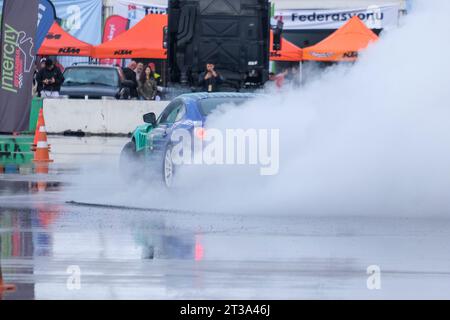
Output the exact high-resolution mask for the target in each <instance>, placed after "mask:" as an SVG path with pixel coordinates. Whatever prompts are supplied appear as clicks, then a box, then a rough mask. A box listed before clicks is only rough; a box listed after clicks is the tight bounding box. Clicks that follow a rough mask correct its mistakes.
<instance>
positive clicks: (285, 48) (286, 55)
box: [270, 31, 303, 61]
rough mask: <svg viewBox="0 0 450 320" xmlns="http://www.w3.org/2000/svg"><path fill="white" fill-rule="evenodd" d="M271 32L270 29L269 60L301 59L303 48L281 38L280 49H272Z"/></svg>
mask: <svg viewBox="0 0 450 320" xmlns="http://www.w3.org/2000/svg"><path fill="white" fill-rule="evenodd" d="M272 49H273V32H272V31H270V60H272V61H302V58H303V50H302V49H301V48H299V47H297V46H296V45H295V44H293V43H292V42H289V41H287V40H286V39H284V38H283V40H282V48H281V50H280V51H273V50H272Z"/></svg>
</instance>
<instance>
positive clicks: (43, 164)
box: [34, 126, 53, 173]
mask: <svg viewBox="0 0 450 320" xmlns="http://www.w3.org/2000/svg"><path fill="white" fill-rule="evenodd" d="M37 136H38V139H37V143H36V152H35V154H34V163H36V173H48V164H49V163H50V162H53V160H50V152H49V145H48V142H47V132H46V131H45V126H40V127H39V129H38V133H37Z"/></svg>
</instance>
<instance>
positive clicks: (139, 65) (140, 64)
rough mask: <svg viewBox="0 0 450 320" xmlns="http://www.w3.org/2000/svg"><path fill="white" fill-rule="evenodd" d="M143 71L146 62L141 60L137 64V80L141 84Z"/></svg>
mask: <svg viewBox="0 0 450 320" xmlns="http://www.w3.org/2000/svg"><path fill="white" fill-rule="evenodd" d="M143 72H144V64H143V63H142V62H139V63H138V64H137V65H136V81H137V82H138V84H139V81H140V80H141V76H142V73H143Z"/></svg>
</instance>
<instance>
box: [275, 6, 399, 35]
mask: <svg viewBox="0 0 450 320" xmlns="http://www.w3.org/2000/svg"><path fill="white" fill-rule="evenodd" d="M399 11H400V5H398V4H392V5H383V6H376V5H373V6H369V7H367V8H358V9H344V10H340V9H333V10H275V18H276V19H282V21H283V22H284V29H286V30H301V29H339V28H340V27H341V26H342V25H344V24H345V23H346V22H347V21H348V20H350V19H351V18H352V17H354V16H358V17H359V18H360V19H361V20H362V21H363V22H364V23H365V24H366V25H367V27H368V28H371V29H389V28H392V27H396V26H397V25H398V20H399Z"/></svg>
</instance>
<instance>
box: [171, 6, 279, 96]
mask: <svg viewBox="0 0 450 320" xmlns="http://www.w3.org/2000/svg"><path fill="white" fill-rule="evenodd" d="M167 46H168V73H169V74H168V79H169V82H170V84H171V85H172V86H178V85H181V86H183V87H190V88H192V89H193V90H195V89H196V88H198V76H199V74H200V73H201V72H203V71H204V70H205V65H206V63H208V62H211V63H214V64H215V65H216V69H217V70H218V71H219V72H220V73H221V75H222V76H223V77H224V78H225V85H222V86H221V89H222V90H223V91H240V90H243V89H246V88H255V87H256V88H257V87H261V86H262V85H263V84H264V83H265V82H266V81H267V80H268V75H269V51H270V50H269V46H270V3H269V1H268V0H170V1H169V25H168V30H167Z"/></svg>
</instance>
